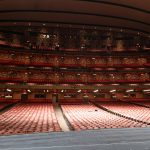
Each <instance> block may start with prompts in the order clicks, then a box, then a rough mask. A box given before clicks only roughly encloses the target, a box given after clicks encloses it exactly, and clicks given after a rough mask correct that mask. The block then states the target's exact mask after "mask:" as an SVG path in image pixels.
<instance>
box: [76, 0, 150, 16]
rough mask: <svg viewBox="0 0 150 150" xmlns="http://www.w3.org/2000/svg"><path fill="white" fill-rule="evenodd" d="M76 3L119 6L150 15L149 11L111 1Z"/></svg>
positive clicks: (97, 0) (93, 0)
mask: <svg viewBox="0 0 150 150" xmlns="http://www.w3.org/2000/svg"><path fill="white" fill-rule="evenodd" d="M78 1H85V2H90V3H99V4H102V3H103V4H107V5H114V6H119V7H124V8H128V9H134V10H136V11H141V12H144V13H148V14H150V11H149V9H148V10H147V9H142V8H140V7H135V6H132V5H129V4H128V5H127V4H124V3H123V4H122V3H117V2H112V1H101V0H78Z"/></svg>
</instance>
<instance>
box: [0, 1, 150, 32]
mask: <svg viewBox="0 0 150 150" xmlns="http://www.w3.org/2000/svg"><path fill="white" fill-rule="evenodd" d="M29 22H30V23H31V25H33V24H34V25H35V24H43V23H45V24H46V25H49V24H51V23H55V24H69V25H70V24H72V25H88V26H102V27H114V28H119V29H121V28H122V29H123V28H125V29H131V30H137V31H141V32H147V33H150V3H149V0H142V1H141V0H134V1H133V0H132V1H131V0H105V1H102V0H13V1H12V0H0V25H1V26H2V25H14V23H15V24H19V23H21V25H27V24H29Z"/></svg>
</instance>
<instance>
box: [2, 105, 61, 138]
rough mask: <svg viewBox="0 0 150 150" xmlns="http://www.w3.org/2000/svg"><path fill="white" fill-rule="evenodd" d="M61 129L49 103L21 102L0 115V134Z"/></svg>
mask: <svg viewBox="0 0 150 150" xmlns="http://www.w3.org/2000/svg"><path fill="white" fill-rule="evenodd" d="M51 131H61V128H60V126H59V124H58V121H57V118H56V116H55V112H54V109H53V106H52V105H51V104H49V103H34V104H32V103H21V104H18V105H16V106H14V107H13V108H11V109H10V110H8V111H7V112H4V113H3V114H1V115H0V135H7V134H8V135H9V134H25V133H33V132H51Z"/></svg>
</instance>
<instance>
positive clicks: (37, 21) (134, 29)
mask: <svg viewBox="0 0 150 150" xmlns="http://www.w3.org/2000/svg"><path fill="white" fill-rule="evenodd" d="M6 22H7V23H9V22H13V23H14V22H18V23H27V24H28V23H29V22H30V23H42V24H43V23H48V24H62V25H79V26H89V27H105V28H115V29H127V30H131V31H136V32H141V33H145V34H150V32H148V31H145V30H141V29H137V28H129V27H123V26H109V25H102V24H85V23H84V24H83V23H74V22H60V21H58V22H56V21H55V22H54V21H39V20H35V21H33V20H0V23H6ZM12 26H13V25H12ZM26 26H28V25H26ZM1 27H2V25H1ZM5 27H6V26H5Z"/></svg>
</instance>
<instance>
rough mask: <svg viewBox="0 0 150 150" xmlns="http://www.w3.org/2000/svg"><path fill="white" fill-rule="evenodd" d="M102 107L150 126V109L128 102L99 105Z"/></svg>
mask: <svg viewBox="0 0 150 150" xmlns="http://www.w3.org/2000/svg"><path fill="white" fill-rule="evenodd" d="M99 105H100V106H102V107H104V108H106V109H108V110H111V111H113V112H116V113H119V114H121V115H123V116H126V117H130V118H133V119H136V120H139V121H143V122H146V123H147V124H150V109H149V108H144V107H140V106H136V105H134V104H130V103H126V102H109V103H106V102H105V103H104V102H103V103H102V102H101V103H99Z"/></svg>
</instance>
